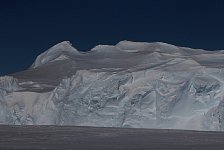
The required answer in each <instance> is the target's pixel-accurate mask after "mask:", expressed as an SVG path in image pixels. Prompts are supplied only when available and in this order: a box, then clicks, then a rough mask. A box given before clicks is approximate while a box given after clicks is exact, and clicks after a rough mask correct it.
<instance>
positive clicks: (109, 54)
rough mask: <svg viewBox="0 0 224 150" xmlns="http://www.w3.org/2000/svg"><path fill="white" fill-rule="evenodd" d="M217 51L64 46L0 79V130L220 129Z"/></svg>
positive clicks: (222, 89)
mask: <svg viewBox="0 0 224 150" xmlns="http://www.w3.org/2000/svg"><path fill="white" fill-rule="evenodd" d="M223 58H224V51H222V50H219V51H205V50H201V49H191V48H185V47H178V46H174V45H170V44H166V43H161V42H155V43H146V42H130V41H121V42H119V43H118V44H117V45H115V46H113V45H98V46H96V47H94V48H93V49H92V50H90V51H88V52H85V53H84V52H79V51H78V50H76V49H75V48H73V47H72V46H71V44H70V42H62V43H59V44H57V45H55V46H53V47H52V48H50V49H48V50H47V51H45V52H44V53H42V54H40V55H39V56H38V57H37V59H36V60H35V62H34V63H33V65H32V66H31V67H30V68H29V69H27V70H24V71H21V72H18V73H14V74H12V75H10V76H4V77H0V123H1V124H17V125H76V126H99V127H133V128H170V129H194V130H224V100H223V96H224V66H223V65H224V59H223Z"/></svg>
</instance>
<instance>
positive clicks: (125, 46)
mask: <svg viewBox="0 0 224 150" xmlns="http://www.w3.org/2000/svg"><path fill="white" fill-rule="evenodd" d="M116 47H117V48H119V49H121V50H123V51H127V52H137V51H151V52H155V51H161V52H165V51H167V52H168V51H169V52H170V50H172V53H173V52H177V51H179V47H177V46H175V45H171V44H167V43H163V42H152V43H147V42H132V41H126V40H125V41H121V42H119V43H118V44H117V45H116Z"/></svg>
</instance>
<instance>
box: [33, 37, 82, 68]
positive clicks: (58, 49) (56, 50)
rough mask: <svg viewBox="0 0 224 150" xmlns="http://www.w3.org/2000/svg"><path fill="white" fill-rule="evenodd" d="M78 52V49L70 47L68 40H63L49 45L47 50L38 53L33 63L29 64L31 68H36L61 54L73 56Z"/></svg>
mask: <svg viewBox="0 0 224 150" xmlns="http://www.w3.org/2000/svg"><path fill="white" fill-rule="evenodd" d="M79 54H80V53H79V51H78V50H77V49H75V48H74V47H72V44H71V43H70V42H69V41H64V42H61V43H58V44H56V45H55V46H53V47H51V48H50V49H48V50H47V51H45V52H43V53H42V54H40V55H39V56H38V57H37V59H36V60H35V62H34V63H33V65H32V66H31V68H37V67H39V66H41V65H44V64H46V63H48V62H51V61H54V60H57V58H58V57H60V56H61V55H63V56H65V55H67V56H75V55H79ZM64 58H67V57H64Z"/></svg>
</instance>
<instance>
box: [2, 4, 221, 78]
mask: <svg viewBox="0 0 224 150" xmlns="http://www.w3.org/2000/svg"><path fill="white" fill-rule="evenodd" d="M223 36H224V0H209V1H206V0H205V1H202V0H201V1H199V0H198V1H197V0H185V1H184V0H183V1H182V0H145V1H141V0H136V1H131V0H129V1H122V0H119V1H118V0H111V1H109V0H104V1H97V0H92V1H84V0H82V1H77V0H70V1H69V0H60V1H59V0H36V1H32V0H1V1H0V51H1V53H0V69H1V70H0V75H4V74H8V73H13V72H17V71H20V70H24V69H26V68H27V67H29V66H30V65H31V64H32V63H33V61H34V60H35V57H36V56H37V55H38V54H40V53H41V52H43V51H45V50H46V49H48V48H49V47H51V46H53V45H54V44H56V43H58V42H61V41H64V40H69V41H71V42H72V43H73V46H74V47H76V48H77V49H79V50H80V51H86V50H89V49H91V48H92V47H94V46H95V45H98V44H116V43H117V42H119V41H121V40H131V41H145V42H155V41H161V42H167V43H170V44H174V45H178V46H185V47H192V48H203V49H207V50H217V49H224V38H223Z"/></svg>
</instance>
